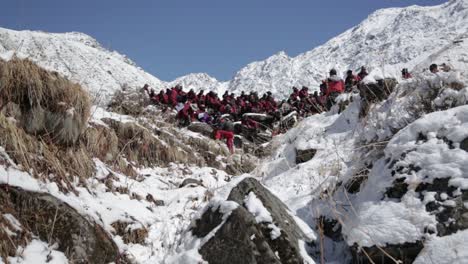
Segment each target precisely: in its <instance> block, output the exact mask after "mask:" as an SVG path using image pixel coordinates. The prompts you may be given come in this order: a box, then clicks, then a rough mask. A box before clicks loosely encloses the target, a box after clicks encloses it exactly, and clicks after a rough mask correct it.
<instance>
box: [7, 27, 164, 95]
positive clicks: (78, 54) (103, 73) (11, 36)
mask: <svg viewBox="0 0 468 264" xmlns="http://www.w3.org/2000/svg"><path fill="white" fill-rule="evenodd" d="M13 54H16V55H17V56H19V57H21V58H25V57H28V58H30V59H31V60H33V61H35V62H37V63H38V64H39V65H40V66H42V67H44V68H46V69H48V70H53V71H57V72H59V73H61V74H62V75H65V76H66V77H68V78H69V79H71V80H72V81H75V82H78V83H80V84H82V85H83V86H84V87H85V88H87V89H88V91H90V92H91V94H92V95H93V96H94V97H95V98H96V101H95V103H97V104H101V103H105V102H106V101H107V100H108V99H109V97H110V95H112V94H113V93H114V92H115V91H116V90H118V89H120V88H121V87H122V86H125V85H127V86H130V87H141V86H143V85H144V84H145V83H148V84H150V85H152V86H154V87H161V86H163V85H164V83H163V82H161V81H160V80H159V79H157V78H156V77H154V76H152V75H150V74H148V73H146V72H145V71H144V70H142V69H141V68H139V67H138V66H137V65H136V64H135V63H134V62H132V61H131V60H130V59H128V58H127V57H125V56H124V55H121V54H119V53H117V52H115V51H109V50H106V49H105V48H103V47H102V46H101V45H100V44H99V43H98V42H97V41H96V40H95V39H93V38H92V37H90V36H88V35H85V34H82V33H77V32H71V33H64V34H56V33H44V32H38V31H14V30H9V29H4V28H0V57H1V58H3V59H9V58H11V56H13Z"/></svg>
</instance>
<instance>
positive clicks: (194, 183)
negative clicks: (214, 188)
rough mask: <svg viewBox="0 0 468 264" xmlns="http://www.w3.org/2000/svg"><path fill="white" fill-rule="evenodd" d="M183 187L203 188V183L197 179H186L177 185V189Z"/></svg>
mask: <svg viewBox="0 0 468 264" xmlns="http://www.w3.org/2000/svg"><path fill="white" fill-rule="evenodd" d="M185 186H187V187H196V186H203V182H202V181H200V180H197V179H193V178H187V179H185V180H184V181H183V182H182V183H181V184H180V185H179V188H182V187H185Z"/></svg>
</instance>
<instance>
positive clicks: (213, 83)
mask: <svg viewBox="0 0 468 264" xmlns="http://www.w3.org/2000/svg"><path fill="white" fill-rule="evenodd" d="M178 84H180V85H182V86H183V87H184V89H187V90H189V89H194V90H196V91H198V90H205V91H215V92H217V93H218V94H222V93H224V91H226V90H227V89H228V85H229V82H220V81H218V80H216V79H215V78H213V77H211V76H210V75H208V74H206V73H191V74H188V75H185V76H182V77H179V78H177V79H175V80H174V81H172V82H170V83H168V85H167V86H168V87H173V86H175V85H178Z"/></svg>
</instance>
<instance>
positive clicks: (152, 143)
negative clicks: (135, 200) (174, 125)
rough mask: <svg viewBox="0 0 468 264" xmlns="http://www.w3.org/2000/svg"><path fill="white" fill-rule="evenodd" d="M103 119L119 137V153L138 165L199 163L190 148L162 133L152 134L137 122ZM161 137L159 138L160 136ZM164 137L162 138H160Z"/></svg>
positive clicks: (200, 160) (200, 161)
mask: <svg viewBox="0 0 468 264" xmlns="http://www.w3.org/2000/svg"><path fill="white" fill-rule="evenodd" d="M103 121H104V122H105V123H106V124H107V125H109V126H110V127H111V128H112V129H114V131H115V133H116V134H117V137H118V139H119V143H118V147H119V151H120V152H119V154H121V155H123V156H124V157H126V159H127V160H128V161H129V162H130V163H133V164H136V165H138V166H145V167H152V166H156V165H160V166H165V165H168V164H169V163H170V162H178V163H186V164H196V165H201V164H202V163H203V160H202V159H200V158H198V157H195V155H193V152H192V151H191V149H190V148H189V147H187V146H185V145H183V144H181V143H179V142H177V141H175V140H174V136H173V137H172V138H169V137H167V138H166V137H165V135H164V134H159V135H157V136H156V135H154V134H153V133H151V131H150V130H149V129H147V128H145V127H143V126H141V125H139V124H137V123H130V122H129V123H122V122H119V121H116V120H112V119H103ZM160 137H161V138H160ZM162 137H164V140H163V139H162Z"/></svg>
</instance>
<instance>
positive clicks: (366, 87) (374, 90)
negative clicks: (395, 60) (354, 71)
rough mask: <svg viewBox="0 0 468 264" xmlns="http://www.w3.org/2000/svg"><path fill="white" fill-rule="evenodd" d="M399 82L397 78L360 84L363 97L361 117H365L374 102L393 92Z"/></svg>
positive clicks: (359, 87)
mask: <svg viewBox="0 0 468 264" xmlns="http://www.w3.org/2000/svg"><path fill="white" fill-rule="evenodd" d="M397 84H398V82H397V81H396V80H395V79H383V80H379V81H378V82H377V83H367V84H366V83H362V84H360V85H358V89H359V94H360V95H361V98H362V99H363V100H362V102H361V111H360V113H359V117H361V118H362V117H365V116H366V115H367V112H368V111H369V107H370V105H371V104H372V103H376V102H381V101H383V100H385V99H387V97H388V96H389V95H390V94H391V93H392V92H393V90H394V89H395V87H396V85H397Z"/></svg>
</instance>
